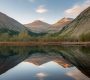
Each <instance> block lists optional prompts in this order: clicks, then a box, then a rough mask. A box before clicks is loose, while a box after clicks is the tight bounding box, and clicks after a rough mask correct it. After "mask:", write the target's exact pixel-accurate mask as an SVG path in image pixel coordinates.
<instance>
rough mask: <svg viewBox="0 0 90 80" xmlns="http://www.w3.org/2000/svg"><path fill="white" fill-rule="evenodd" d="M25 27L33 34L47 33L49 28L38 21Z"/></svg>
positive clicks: (48, 25) (46, 24) (44, 23)
mask: <svg viewBox="0 0 90 80" xmlns="http://www.w3.org/2000/svg"><path fill="white" fill-rule="evenodd" d="M25 26H26V27H27V28H29V29H30V30H31V31H32V32H35V33H47V32H48V29H49V28H50V27H51V25H50V24H48V23H46V22H43V21H40V20H36V21H34V22H32V23H29V24H25Z"/></svg>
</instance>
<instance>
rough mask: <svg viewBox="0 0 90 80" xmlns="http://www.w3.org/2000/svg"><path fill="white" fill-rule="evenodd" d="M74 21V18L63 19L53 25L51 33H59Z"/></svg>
mask: <svg viewBox="0 0 90 80" xmlns="http://www.w3.org/2000/svg"><path fill="white" fill-rule="evenodd" d="M72 21H73V18H62V19H61V20H59V21H58V22H56V23H55V24H53V25H52V28H51V31H52V33H53V32H59V31H60V30H61V29H62V28H63V27H64V26H66V25H68V24H69V23H71V22H72Z"/></svg>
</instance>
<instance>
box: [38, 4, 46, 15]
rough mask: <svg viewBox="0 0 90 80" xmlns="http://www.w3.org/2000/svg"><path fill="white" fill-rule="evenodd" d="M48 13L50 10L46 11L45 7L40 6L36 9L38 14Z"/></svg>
mask: <svg viewBox="0 0 90 80" xmlns="http://www.w3.org/2000/svg"><path fill="white" fill-rule="evenodd" d="M47 11H48V9H46V8H45V6H44V5H40V6H39V7H38V8H37V9H36V12H37V13H40V14H42V13H46V12H47Z"/></svg>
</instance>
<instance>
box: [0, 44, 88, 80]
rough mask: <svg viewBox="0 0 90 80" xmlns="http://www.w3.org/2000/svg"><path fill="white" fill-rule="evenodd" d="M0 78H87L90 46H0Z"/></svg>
mask: <svg viewBox="0 0 90 80" xmlns="http://www.w3.org/2000/svg"><path fill="white" fill-rule="evenodd" d="M0 80H90V46H66V47H65V46H58V47H57V46H39V47H8V46H6V47H5V46H1V47H0Z"/></svg>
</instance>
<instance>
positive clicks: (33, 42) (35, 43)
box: [0, 41, 90, 46]
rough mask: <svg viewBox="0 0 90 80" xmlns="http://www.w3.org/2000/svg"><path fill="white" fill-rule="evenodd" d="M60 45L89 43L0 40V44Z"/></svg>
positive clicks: (88, 43) (86, 43) (89, 43)
mask: <svg viewBox="0 0 90 80" xmlns="http://www.w3.org/2000/svg"><path fill="white" fill-rule="evenodd" d="M44 45H46V46H61V45H71V46H72V45H81V46H83V45H84V46H87V45H90V42H36V41H30V42H0V46H44Z"/></svg>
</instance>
